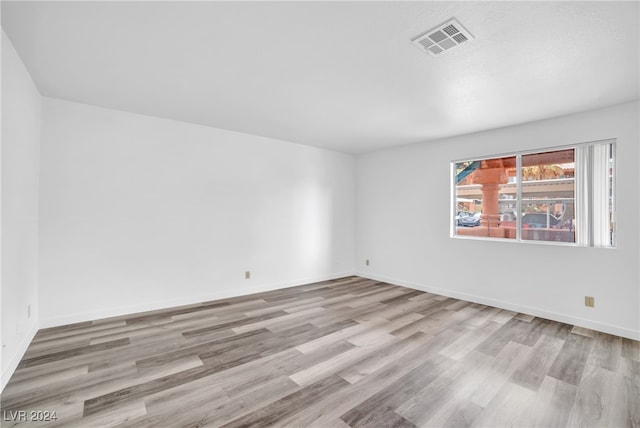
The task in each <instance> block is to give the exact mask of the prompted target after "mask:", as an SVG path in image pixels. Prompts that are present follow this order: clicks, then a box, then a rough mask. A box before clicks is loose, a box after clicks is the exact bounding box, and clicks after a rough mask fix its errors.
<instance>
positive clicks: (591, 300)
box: [584, 296, 596, 308]
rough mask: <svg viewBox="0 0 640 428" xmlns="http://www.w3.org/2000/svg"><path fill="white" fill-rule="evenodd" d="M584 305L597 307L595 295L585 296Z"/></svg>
mask: <svg viewBox="0 0 640 428" xmlns="http://www.w3.org/2000/svg"><path fill="white" fill-rule="evenodd" d="M584 305H585V306H588V307H590V308H593V307H595V305H596V302H595V299H594V297H593V296H584Z"/></svg>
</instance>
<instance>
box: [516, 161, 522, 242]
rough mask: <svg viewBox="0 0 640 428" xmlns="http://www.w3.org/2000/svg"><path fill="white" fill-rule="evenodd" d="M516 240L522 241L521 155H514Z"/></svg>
mask: <svg viewBox="0 0 640 428" xmlns="http://www.w3.org/2000/svg"><path fill="white" fill-rule="evenodd" d="M516 241H518V242H520V241H522V155H521V154H517V155H516Z"/></svg>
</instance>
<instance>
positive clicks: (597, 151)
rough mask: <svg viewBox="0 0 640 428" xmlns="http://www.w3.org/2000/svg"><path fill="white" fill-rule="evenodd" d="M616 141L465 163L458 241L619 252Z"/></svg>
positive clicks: (458, 182) (457, 187)
mask: <svg viewBox="0 0 640 428" xmlns="http://www.w3.org/2000/svg"><path fill="white" fill-rule="evenodd" d="M614 149H615V146H614V142H612V141H605V142H595V143H587V144H580V145H576V146H572V147H566V148H558V149H549V150H545V151H537V152H522V153H515V154H510V155H506V156H499V157H489V158H483V159H475V160H467V161H459V162H453V163H452V170H453V174H452V175H453V186H452V187H453V189H454V191H453V207H454V219H453V221H452V230H453V236H465V237H466V236H469V237H479V238H494V239H501V240H502V239H506V240H513V241H523V242H531V241H538V242H560V243H569V244H574V245H580V246H586V247H613V246H614V244H615V235H614V183H615V180H614Z"/></svg>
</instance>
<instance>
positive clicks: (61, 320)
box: [40, 271, 355, 328]
mask: <svg viewBox="0 0 640 428" xmlns="http://www.w3.org/2000/svg"><path fill="white" fill-rule="evenodd" d="M351 275H355V272H353V271H349V272H339V273H334V274H328V275H321V276H317V277H311V278H301V279H296V280H289V281H282V282H274V283H268V284H261V285H253V286H250V287H243V288H233V289H226V290H218V291H216V292H214V293H210V294H205V295H199V296H188V297H183V298H180V299H168V300H157V301H153V302H145V303H140V304H135V305H128V306H118V307H115V308H106V309H104V310H100V311H92V312H78V313H74V314H69V315H64V316H59V317H52V318H43V319H41V320H40V328H49V327H57V326H61V325H66V324H73V323H78V322H85V321H95V320H99V319H103V318H110V317H117V316H121V315H128V314H136V313H139V312H146V311H154V310H158V309H167V308H172V307H176V306H183V305H192V304H195V303H201V302H208V301H211V300H219V299H228V298H231V297H237V296H245V295H247V294H254V293H262V292H264V291H272V290H279V289H281V288H288V287H295V286H298V285H303V284H310V283H313V282H320V281H327V280H330V279H337V278H342V277H345V276H351Z"/></svg>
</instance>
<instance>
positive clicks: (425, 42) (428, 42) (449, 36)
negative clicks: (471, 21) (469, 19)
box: [412, 19, 473, 55]
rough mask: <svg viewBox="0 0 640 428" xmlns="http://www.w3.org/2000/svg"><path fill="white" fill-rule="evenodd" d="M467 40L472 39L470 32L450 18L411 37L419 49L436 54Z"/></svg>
mask: <svg viewBox="0 0 640 428" xmlns="http://www.w3.org/2000/svg"><path fill="white" fill-rule="evenodd" d="M469 40H473V36H472V35H471V33H469V31H467V29H466V28H464V27H463V26H462V25H461V24H460V23H459V22H458V21H456V20H455V19H450V20H448V21H447V22H445V23H442V24H440V25H438V26H437V27H435V28H433V29H431V30H429V31H427V32H426V33H424V34H423V35H421V36H419V37H417V38H415V39H413V40H412V43H413V44H414V45H415V46H416V47H417V48H418V49H420V50H421V51H424V52H427V53H429V54H431V55H438V54H440V53H442V52H444V51H448V50H449V49H451V48H454V47H456V46H458V45H460V44H462V43H464V42H467V41H469Z"/></svg>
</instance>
